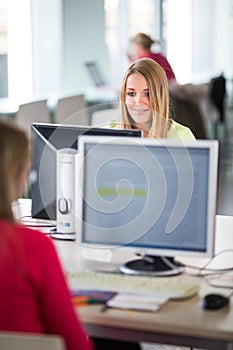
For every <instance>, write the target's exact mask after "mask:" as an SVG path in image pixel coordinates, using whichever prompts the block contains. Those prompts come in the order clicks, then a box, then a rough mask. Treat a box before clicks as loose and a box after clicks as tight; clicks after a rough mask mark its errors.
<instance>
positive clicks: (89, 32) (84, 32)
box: [63, 0, 110, 90]
mask: <svg viewBox="0 0 233 350" xmlns="http://www.w3.org/2000/svg"><path fill="white" fill-rule="evenodd" d="M63 15H64V54H65V57H64V79H65V88H66V89H69V90H73V89H82V88H83V89H85V88H86V87H89V86H90V85H92V83H91V80H90V77H89V75H88V73H87V71H86V69H85V67H84V63H85V62H86V61H92V60H94V61H97V63H98V65H99V68H100V70H101V72H102V73H103V75H105V74H106V76H108V70H109V69H110V68H109V59H108V53H107V48H106V43H105V28H104V23H105V20H104V0H94V1H93V0H85V1H83V0H66V1H64V12H63Z"/></svg>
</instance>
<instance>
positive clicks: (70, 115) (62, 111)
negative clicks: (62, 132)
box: [54, 95, 89, 125]
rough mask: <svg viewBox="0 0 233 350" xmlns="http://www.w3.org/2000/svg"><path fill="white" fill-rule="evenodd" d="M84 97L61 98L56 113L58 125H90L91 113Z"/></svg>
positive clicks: (55, 118) (55, 117) (55, 119)
mask: <svg viewBox="0 0 233 350" xmlns="http://www.w3.org/2000/svg"><path fill="white" fill-rule="evenodd" d="M87 107H88V106H87V103H86V100H85V98H84V95H74V96H69V97H64V98H60V99H58V101H57V106H56V108H55V113H54V121H55V123H57V124H70V125H89V112H88V108H87Z"/></svg>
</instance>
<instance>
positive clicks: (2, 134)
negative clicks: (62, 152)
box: [0, 122, 30, 221]
mask: <svg viewBox="0 0 233 350" xmlns="http://www.w3.org/2000/svg"><path fill="white" fill-rule="evenodd" d="M29 158H30V150H29V141H28V138H27V136H26V134H25V133H24V131H22V130H20V129H18V127H15V126H14V125H13V124H8V123H5V122H1V123H0V159H1V167H0V193H1V196H0V219H6V220H10V221H13V220H14V218H13V212H12V207H11V204H12V201H14V200H16V199H17V198H19V196H20V195H21V194H22V193H23V191H24V186H25V183H26V180H27V175H28V171H29Z"/></svg>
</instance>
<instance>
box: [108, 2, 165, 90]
mask: <svg viewBox="0 0 233 350" xmlns="http://www.w3.org/2000/svg"><path fill="white" fill-rule="evenodd" d="M161 3H162V1H161V0H147V1H142V0H105V29H106V32H105V36H106V44H107V47H108V52H109V56H110V62H111V72H110V76H111V80H112V82H114V83H119V82H120V81H121V79H122V75H123V73H124V71H125V69H126V67H127V65H128V63H129V62H128V60H127V56H126V52H127V50H129V39H130V37H132V36H133V35H135V34H136V33H138V32H144V33H147V34H149V35H150V36H151V37H153V38H154V39H157V40H161V20H160V19H161ZM159 49H160V48H159Z"/></svg>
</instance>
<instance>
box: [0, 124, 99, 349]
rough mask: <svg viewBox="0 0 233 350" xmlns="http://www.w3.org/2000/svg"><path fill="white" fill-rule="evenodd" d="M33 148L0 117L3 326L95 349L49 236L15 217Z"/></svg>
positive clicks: (74, 346)
mask: <svg viewBox="0 0 233 350" xmlns="http://www.w3.org/2000/svg"><path fill="white" fill-rule="evenodd" d="M29 157H30V151H29V141H28V139H27V136H26V135H25V133H24V132H23V131H21V130H20V129H18V128H17V127H16V126H14V125H13V124H7V123H2V122H0V159H1V167H0V240H1V245H0V280H1V288H0V300H1V303H0V329H1V330H7V331H15V332H33V333H47V334H57V335H60V336H62V337H63V338H64V340H65V343H66V348H67V350H78V349H80V350H91V349H93V346H92V342H91V341H90V340H89V339H88V337H87V335H86V333H85V331H84V329H83V328H82V326H81V324H80V322H79V319H78V318H77V314H76V312H75V310H74V308H73V305H72V302H71V297H70V293H69V289H68V286H67V284H66V281H65V277H64V274H63V271H62V267H61V265H60V262H59V259H58V256H57V253H56V251H55V248H54V245H53V243H52V241H51V239H50V238H48V237H46V236H45V235H44V234H43V233H41V232H39V231H36V230H31V229H29V228H27V227H24V226H22V225H20V224H18V223H17V222H15V220H14V217H13V213H12V201H13V200H16V199H17V198H19V196H20V195H21V193H22V192H23V190H24V188H25V184H26V181H27V176H28V171H29V167H30V162H29Z"/></svg>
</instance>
